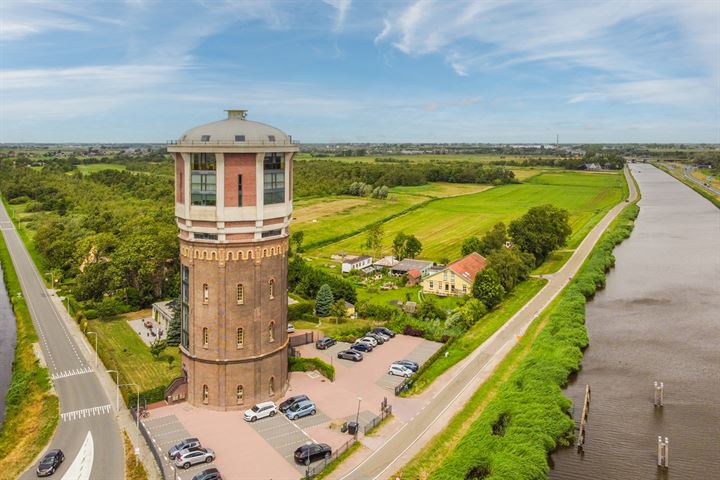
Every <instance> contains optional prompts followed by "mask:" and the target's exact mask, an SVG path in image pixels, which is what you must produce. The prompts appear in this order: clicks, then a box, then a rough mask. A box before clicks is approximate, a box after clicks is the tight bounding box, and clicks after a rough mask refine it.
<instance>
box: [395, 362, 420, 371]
mask: <svg viewBox="0 0 720 480" xmlns="http://www.w3.org/2000/svg"><path fill="white" fill-rule="evenodd" d="M393 363H396V364H398V365H402V366H403V367H407V368H409V369H410V370H412V371H413V372H417V371H418V368H420V365H418V364H417V363H416V362H413V361H412V360H398V361H397V362H393Z"/></svg>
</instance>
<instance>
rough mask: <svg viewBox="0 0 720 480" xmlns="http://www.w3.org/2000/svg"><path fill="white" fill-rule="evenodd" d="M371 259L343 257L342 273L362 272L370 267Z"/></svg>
mask: <svg viewBox="0 0 720 480" xmlns="http://www.w3.org/2000/svg"><path fill="white" fill-rule="evenodd" d="M372 260H373V259H372V257H370V256H368V255H360V256H359V257H345V260H343V262H342V272H343V273H348V272H350V271H352V270H362V269H364V268H367V267H369V266H370V265H372Z"/></svg>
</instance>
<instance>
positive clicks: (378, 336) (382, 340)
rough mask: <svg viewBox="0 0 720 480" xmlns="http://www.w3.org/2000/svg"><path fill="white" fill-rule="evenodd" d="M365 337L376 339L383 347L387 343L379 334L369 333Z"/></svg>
mask: <svg viewBox="0 0 720 480" xmlns="http://www.w3.org/2000/svg"><path fill="white" fill-rule="evenodd" d="M365 336H366V337H370V338H374V339H375V340H376V341H377V342H378V345H382V344H383V343H385V339H384V338H383V337H382V335H378V334H377V333H373V332H368V333H366V334H365Z"/></svg>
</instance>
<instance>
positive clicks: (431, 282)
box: [430, 280, 433, 289]
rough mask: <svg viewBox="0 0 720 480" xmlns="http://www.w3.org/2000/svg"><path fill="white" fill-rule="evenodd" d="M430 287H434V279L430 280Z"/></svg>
mask: <svg viewBox="0 0 720 480" xmlns="http://www.w3.org/2000/svg"><path fill="white" fill-rule="evenodd" d="M430 288H431V289H432V288H433V281H432V280H430Z"/></svg>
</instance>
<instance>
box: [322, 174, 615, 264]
mask: <svg viewBox="0 0 720 480" xmlns="http://www.w3.org/2000/svg"><path fill="white" fill-rule="evenodd" d="M624 184H625V180H624V178H623V176H622V175H621V174H620V173H612V174H590V173H576V172H545V173H542V174H540V175H536V176H534V177H532V178H530V179H529V180H528V181H527V182H526V183H522V184H514V185H504V186H500V187H495V188H492V189H489V190H486V191H484V192H480V193H476V194H471V195H465V196H461V197H454V198H447V199H438V200H435V201H433V202H430V203H428V204H426V205H423V206H422V207H420V208H418V209H417V210H414V211H412V212H410V213H408V214H405V215H401V216H399V217H396V218H393V219H391V220H389V221H387V222H385V223H384V224H383V229H384V239H383V250H384V253H385V254H389V253H390V251H391V245H392V240H393V238H394V237H395V235H396V234H397V233H399V232H405V233H408V234H414V235H415V236H417V237H418V239H419V240H420V241H421V242H422V244H423V251H422V253H421V255H420V257H421V258H425V259H429V260H434V261H439V260H440V259H441V258H443V257H448V258H450V259H455V258H458V257H459V255H460V246H461V245H462V242H463V240H464V239H465V238H467V237H469V236H471V235H481V234H483V233H484V232H486V231H487V230H489V229H490V228H491V227H492V226H493V225H494V224H495V223H497V222H500V221H502V222H505V223H509V222H510V221H512V220H514V219H515V218H518V217H520V216H521V215H523V214H524V213H525V212H526V211H527V210H528V209H529V208H531V207H533V206H537V205H542V204H545V203H551V204H553V205H555V206H558V207H561V208H565V209H567V210H568V211H569V212H570V223H571V227H572V229H573V233H572V236H571V237H570V239H569V241H568V246H569V247H570V248H574V247H576V246H577V245H578V244H579V243H580V241H581V240H582V238H584V237H585V235H586V234H587V233H588V232H589V231H590V229H592V227H593V226H594V225H595V224H596V223H597V222H598V221H599V220H600V218H602V216H603V215H604V214H605V212H607V211H608V210H609V209H610V208H611V207H612V206H613V205H615V204H616V203H618V202H619V201H620V200H621V199H622V196H623V191H624ZM369 213H370V212H368V216H366V217H365V218H364V219H363V221H366V222H367V223H371V222H369V221H368V220H370V219H371V218H372V215H370V214H369ZM326 222H327V223H328V224H330V225H336V224H339V223H342V219H341V218H336V217H335V216H334V215H333V216H329V217H327V220H326ZM336 228H341V227H340V226H339V225H338V226H337V227H336ZM364 242H365V235H362V234H360V235H356V236H353V237H350V238H346V239H344V240H341V241H339V242H337V243H333V244H330V245H326V246H323V247H321V248H319V249H316V250H313V251H312V252H308V254H312V255H315V256H321V257H325V258H329V257H330V256H331V255H332V254H334V253H336V252H339V251H344V252H349V253H362V252H363V251H364V250H365V249H364V248H363V246H362V245H363V243H364Z"/></svg>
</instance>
